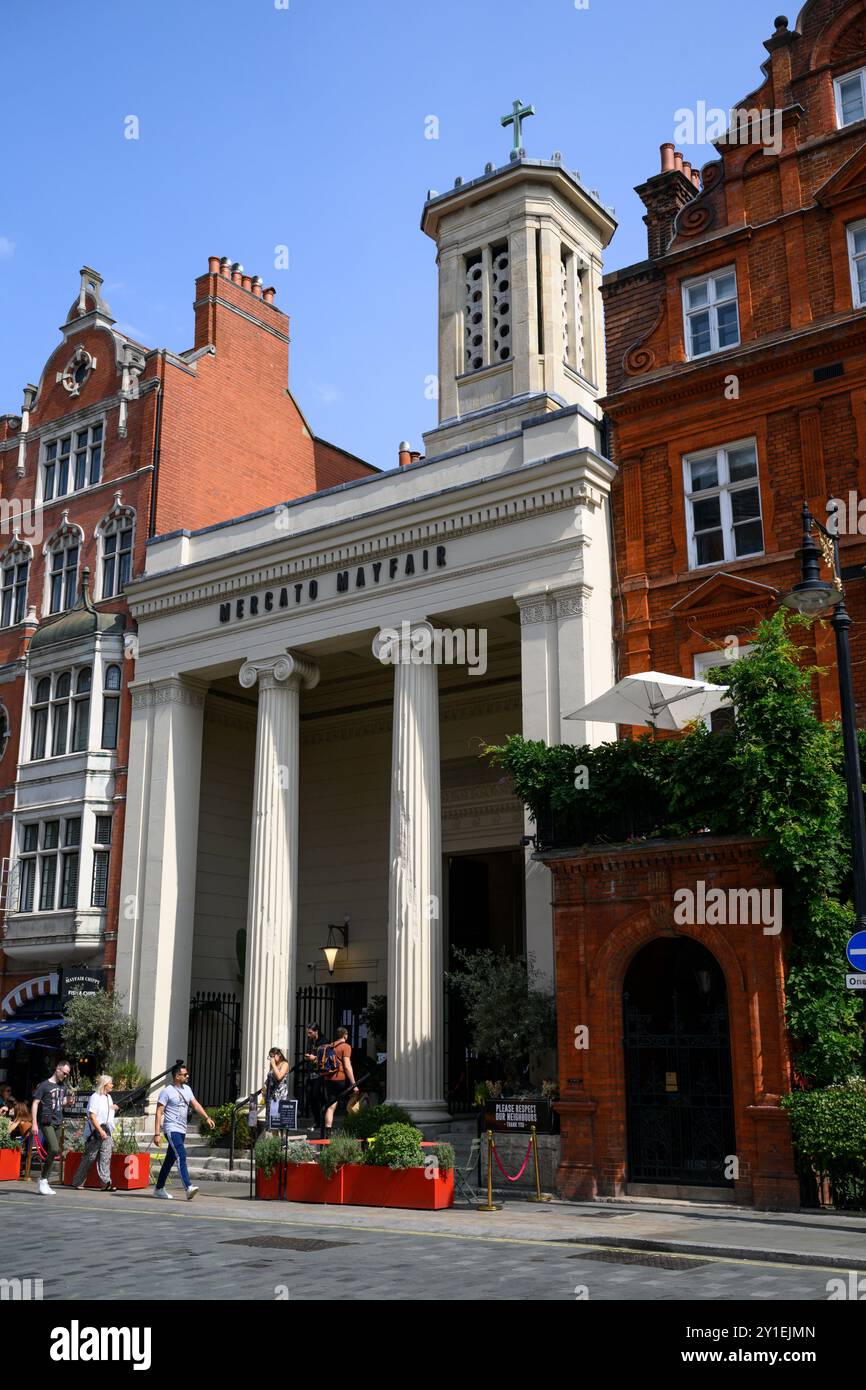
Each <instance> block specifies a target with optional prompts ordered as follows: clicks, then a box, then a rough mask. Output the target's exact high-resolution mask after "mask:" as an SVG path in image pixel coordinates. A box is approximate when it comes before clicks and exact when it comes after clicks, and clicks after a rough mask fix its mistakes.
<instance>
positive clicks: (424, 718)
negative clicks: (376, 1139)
mask: <svg viewBox="0 0 866 1390" xmlns="http://www.w3.org/2000/svg"><path fill="white" fill-rule="evenodd" d="M406 626H407V625H404V628H405V627H406ZM384 640H386V633H385V632H382V633H380V634H379V636H378V638H377V639H376V642H375V643H374V651H375V652H376V654H377V655H378V657H379V659H380V660H382V661H388V662H393V664H394V732H393V741H392V754H391V841H390V883H389V892H388V1100H389V1101H390V1102H391V1103H392V1104H394V1105H402V1106H404V1107H405V1108H406V1109H407V1110H408V1111H409V1113H410V1115H411V1116H412V1118H413V1120H416V1121H419V1122H422V1123H424V1122H428V1123H429V1122H433V1121H443V1120H447V1118H448V1111H447V1109H446V1106H445V1100H444V1097H445V1081H444V1059H443V1052H444V1022H443V988H444V984H443V969H444V962H443V953H442V906H441V903H442V820H441V806H440V787H439V683H438V669H437V666H436V663H435V660H434V659H433V648H432V641H433V628H432V627H431V626H430V624H429V623H426V622H421V623H413V624H412V626H411V629H409V632H408V634H406V633H404V637H403V640H402V641H401V642H400V643H399V646H398V648H397V649H394V648H393V646H392V647H391V649H390V654H386V650H385V648H384V646H383V641H384ZM388 640H389V639H388ZM416 642H418V643H419V646H416V645H415V643H416ZM419 658H420V659H419Z"/></svg>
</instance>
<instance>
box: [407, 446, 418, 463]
mask: <svg viewBox="0 0 866 1390" xmlns="http://www.w3.org/2000/svg"><path fill="white" fill-rule="evenodd" d="M420 457H421V454H420V452H419V451H418V450H417V449H410V450H409V462H410V463H417V462H418V460H419V459H420Z"/></svg>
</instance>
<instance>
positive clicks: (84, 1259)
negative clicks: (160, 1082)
mask: <svg viewBox="0 0 866 1390" xmlns="http://www.w3.org/2000/svg"><path fill="white" fill-rule="evenodd" d="M174 1192H175V1200H174V1201H173V1202H159V1201H156V1200H155V1199H154V1198H153V1197H152V1196H151V1195H150V1190H149V1189H145V1190H143V1191H141V1192H129V1193H116V1194H108V1193H101V1192H95V1191H88V1190H87V1189H83V1190H81V1191H80V1192H71V1191H69V1189H65V1188H58V1189H57V1196H55V1197H40V1196H38V1194H37V1193H36V1190H35V1185H34V1184H33V1183H30V1184H27V1183H23V1182H21V1183H17V1182H16V1183H4V1184H3V1185H2V1187H0V1225H2V1230H3V1237H4V1239H3V1242H2V1250H3V1255H2V1259H0V1279H4V1278H5V1279H9V1278H19V1279H24V1278H31V1279H35V1278H39V1279H42V1281H43V1285H42V1287H43V1297H44V1298H45V1299H64V1300H70V1299H71V1300H77V1299H100V1300H138V1299H153V1298H155V1299H169V1298H177V1299H220V1300H221V1299H229V1300H238V1299H255V1300H257V1299H263V1298H265V1299H300V1300H303V1301H305V1300H317V1299H322V1300H325V1299H329V1298H331V1297H332V1290H333V1287H334V1281H335V1280H339V1281H340V1284H341V1295H340V1296H341V1299H346V1298H348V1299H349V1300H353V1299H355V1300H364V1299H374V1300H382V1301H386V1300H413V1299H414V1300H429V1299H436V1300H473V1301H500V1300H527V1299H529V1300H533V1301H535V1300H548V1301H549V1300H560V1301H561V1300H574V1299H586V1298H588V1299H599V1300H608V1301H609V1300H623V1299H627V1300H631V1299H638V1300H689V1301H692V1300H698V1301H701V1300H708V1301H718V1300H748V1301H752V1300H778V1299H791V1300H797V1301H804V1302H808V1301H827V1300H828V1299H829V1298H830V1296H831V1292H833V1291H834V1290H835V1291H837V1292H836V1296H837V1297H839V1296H840V1295H839V1292H838V1291H839V1290H840V1289H841V1288H843V1287H844V1288H846V1289H848V1290H849V1292H848V1293H846V1294H844V1295H843V1296H845V1297H853V1298H856V1297H859V1298H866V1215H863V1216H861V1215H858V1214H846V1213H829V1214H824V1213H812V1212H800V1213H770V1212H754V1211H752V1210H751V1209H744V1208H732V1207H730V1206H724V1207H710V1206H703V1205H701V1206H696V1205H695V1204H690V1203H686V1202H655V1201H649V1200H642V1201H629V1200H617V1201H609V1202H596V1203H577V1202H560V1201H551V1202H547V1203H540V1204H535V1203H530V1202H527V1201H526V1200H525V1198H523V1197H519V1198H518V1197H514V1196H512V1197H511V1198H510V1200H509V1198H508V1197H507V1196H506V1197H505V1198H504V1199H503V1207H502V1210H500V1211H496V1212H480V1211H478V1210H476V1209H475V1208H474V1207H471V1206H470V1205H469V1204H468V1203H458V1204H456V1205H455V1206H454V1207H453V1208H452V1209H450V1210H448V1211H441V1212H417V1211H400V1210H392V1209H379V1208H370V1207H327V1206H310V1205H306V1204H301V1203H291V1202H264V1201H251V1200H250V1199H249V1196H248V1194H247V1190H246V1189H245V1188H244V1187H243V1186H242V1185H240V1184H234V1183H232V1184H227V1183H223V1182H217V1183H207V1184H202V1186H201V1189H200V1192H199V1194H198V1196H197V1197H196V1198H195V1200H194V1201H192V1202H187V1201H185V1200H184V1197H183V1192H182V1189H180V1188H179V1187H178V1186H177V1184H175V1185H174ZM4 1265H6V1266H9V1267H8V1268H4V1267H3V1266H4ZM860 1279H862V1292H859V1290H860V1283H859V1280H860ZM839 1280H841V1281H842V1284H840V1283H839V1282H838V1281H839Z"/></svg>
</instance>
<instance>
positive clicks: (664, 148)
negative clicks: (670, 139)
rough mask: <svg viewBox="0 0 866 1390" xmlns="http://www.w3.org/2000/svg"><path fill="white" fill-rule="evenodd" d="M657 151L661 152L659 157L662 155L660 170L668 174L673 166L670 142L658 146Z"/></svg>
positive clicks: (672, 152) (672, 151)
mask: <svg viewBox="0 0 866 1390" xmlns="http://www.w3.org/2000/svg"><path fill="white" fill-rule="evenodd" d="M659 153H660V154H661V157H662V167H661V171H662V173H663V174H669V173H670V171H671V170H672V169H673V167H674V147H673V145H671V144H667V145H661V146H660V147H659Z"/></svg>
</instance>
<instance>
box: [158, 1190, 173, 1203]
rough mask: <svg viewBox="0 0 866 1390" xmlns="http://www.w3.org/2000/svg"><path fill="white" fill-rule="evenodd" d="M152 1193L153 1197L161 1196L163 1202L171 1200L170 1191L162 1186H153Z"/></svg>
mask: <svg viewBox="0 0 866 1390" xmlns="http://www.w3.org/2000/svg"><path fill="white" fill-rule="evenodd" d="M153 1195H154V1197H162V1199H163V1201H165V1202H171V1201H172V1200H173V1198H172V1195H171V1193H170V1192H166V1190H165V1188H164V1187H155V1188H154V1189H153Z"/></svg>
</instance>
